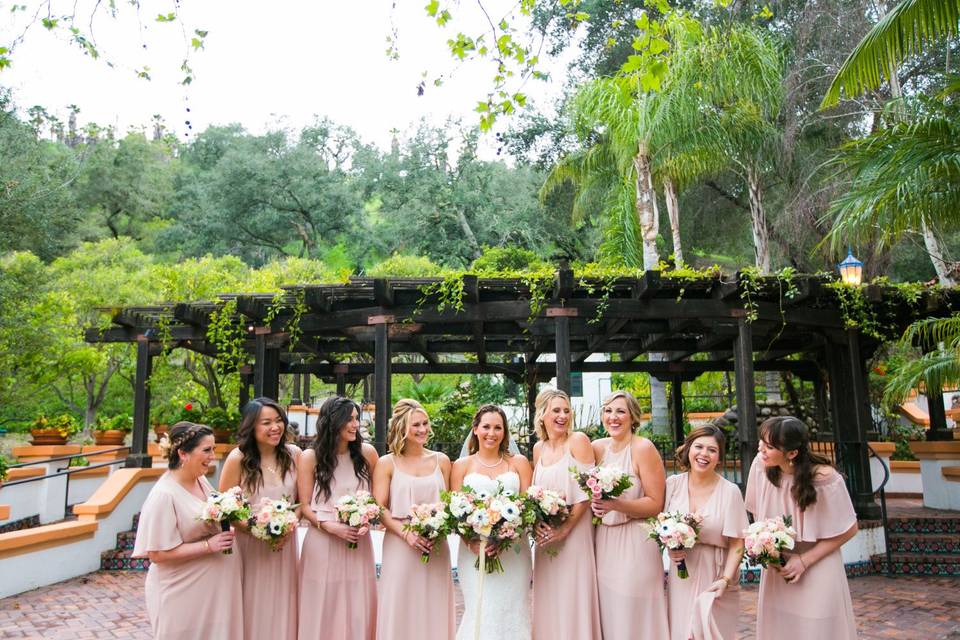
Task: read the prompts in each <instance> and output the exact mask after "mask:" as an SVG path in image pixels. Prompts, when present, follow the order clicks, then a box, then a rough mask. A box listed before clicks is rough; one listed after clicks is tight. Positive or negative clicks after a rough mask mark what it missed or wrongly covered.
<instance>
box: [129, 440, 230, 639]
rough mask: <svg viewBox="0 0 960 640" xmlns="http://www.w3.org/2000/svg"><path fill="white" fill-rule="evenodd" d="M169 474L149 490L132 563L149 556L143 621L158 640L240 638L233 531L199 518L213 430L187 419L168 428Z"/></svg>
mask: <svg viewBox="0 0 960 640" xmlns="http://www.w3.org/2000/svg"><path fill="white" fill-rule="evenodd" d="M162 446H169V450H168V452H167V457H168V458H169V463H168V465H169V467H170V470H169V471H167V472H166V473H164V474H163V475H162V476H161V477H160V479H159V480H157V484H155V485H154V486H153V488H152V489H151V490H150V494H149V495H148V496H147V499H146V501H145V502H144V503H143V509H142V510H141V511H140V524H139V525H138V527H137V539H136V542H135V543H134V547H133V557H134V558H149V559H150V569H149V571H148V572H147V580H146V589H145V590H146V601H147V616H148V617H149V618H150V626H151V628H152V629H153V637H154V638H156V639H157V640H182V639H185V638H195V637H197V634H198V632H200V631H202V634H203V636H204V637H205V638H211V639H214V640H216V639H222V640H233V639H234V638H242V637H243V613H242V609H243V599H242V597H241V595H240V589H238V588H236V587H238V586H239V585H240V571H241V569H240V557H239V555H238V554H230V555H224V554H223V553H221V551H224V550H226V549H230V548H232V547H233V542H234V532H233V530H230V531H227V532H221V531H220V526H219V525H216V524H207V523H204V522H202V521H200V520H199V517H200V513H201V511H202V510H203V506H204V504H205V503H206V500H207V496H209V495H210V493H211V492H212V491H213V487H211V486H210V483H209V482H207V479H206V477H205V476H206V474H207V471H208V470H209V469H210V464H211V463H212V462H213V460H214V456H213V452H214V449H213V431H212V430H211V429H210V427H207V426H205V425H200V424H193V423H192V422H178V423H176V424H175V425H173V427H172V428H171V429H170V435H169V440H166V439H165V440H164V441H163V445H162Z"/></svg>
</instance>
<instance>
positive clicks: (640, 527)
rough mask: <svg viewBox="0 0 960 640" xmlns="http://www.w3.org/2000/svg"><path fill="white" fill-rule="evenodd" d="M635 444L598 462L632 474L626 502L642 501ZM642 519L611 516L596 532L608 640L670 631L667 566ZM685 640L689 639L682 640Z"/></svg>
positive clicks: (659, 638)
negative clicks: (636, 467)
mask: <svg viewBox="0 0 960 640" xmlns="http://www.w3.org/2000/svg"><path fill="white" fill-rule="evenodd" d="M632 444H633V443H632V442H631V443H630V444H629V445H627V446H626V447H624V448H623V449H622V450H621V451H613V442H610V443H609V444H608V446H607V448H606V451H604V454H603V460H602V461H601V462H600V464H602V465H603V466H606V467H615V468H617V469H620V470H621V471H623V472H624V473H629V474H630V479H631V480H633V485H632V486H631V487H630V488H629V489H627V490H626V491H624V492H623V494H622V495H621V497H622V498H625V499H627V500H637V499H639V498H642V497H643V487H642V486H641V485H640V478H639V477H638V476H637V474H636V472H635V471H634V468H633V446H632ZM649 530H650V529H649V526H648V525H647V524H646V522H645V521H644V520H642V519H638V518H631V517H630V516H628V515H626V514H623V513H620V512H619V511H611V512H609V513H607V514H606V515H605V516H603V521H602V523H601V524H600V526H599V527H598V528H597V534H596V542H595V546H596V555H597V591H598V594H599V597H600V623H601V625H602V627H603V638H604V640H644V639H649V640H664V639H666V638H668V637H669V632H668V631H667V601H666V597H665V596H664V593H663V560H662V559H661V555H660V550H659V549H658V548H657V545H656V543H655V542H653V541H652V540H650V539H649V538H648V537H647V535H648V532H649ZM684 640H686V639H684Z"/></svg>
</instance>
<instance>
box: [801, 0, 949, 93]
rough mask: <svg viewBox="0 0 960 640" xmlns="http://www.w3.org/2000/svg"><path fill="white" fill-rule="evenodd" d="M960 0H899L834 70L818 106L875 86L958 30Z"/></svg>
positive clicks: (863, 91)
mask: <svg viewBox="0 0 960 640" xmlns="http://www.w3.org/2000/svg"><path fill="white" fill-rule="evenodd" d="M958 23H960V0H902V1H901V2H900V4H898V5H897V6H896V7H894V8H893V9H892V10H891V11H890V12H889V13H887V15H885V16H884V17H883V18H881V19H880V21H879V22H878V23H877V24H875V25H874V26H873V28H872V29H871V30H870V32H869V33H867V35H865V36H864V37H863V39H862V40H861V41H860V43H859V44H857V46H856V47H855V48H854V50H853V51H852V52H851V53H850V55H849V56H848V57H847V59H846V60H845V61H844V63H843V65H841V66H840V70H839V71H838V72H837V75H836V77H835V78H834V79H833V82H832V83H830V88H829V89H827V94H826V95H825V96H824V97H823V101H822V102H821V103H820V108H821V109H826V108H829V107H832V106H834V105H836V104H837V103H838V102H839V101H840V95H841V93H842V94H844V95H845V96H846V97H847V98H848V99H849V98H855V97H857V96H859V95H862V94H863V93H865V92H867V91H870V90H873V89H876V88H877V87H879V86H880V84H881V83H882V82H883V81H884V80H889V79H890V74H891V73H892V72H893V71H894V70H896V69H897V68H898V67H899V66H900V64H901V63H902V62H903V61H904V60H906V59H907V58H909V57H910V56H912V55H916V54H918V53H920V52H922V51H923V50H924V48H925V47H926V46H928V45H930V44H932V43H934V42H936V41H938V40H941V39H947V38H951V37H954V36H956V35H957V33H958V26H960V25H958Z"/></svg>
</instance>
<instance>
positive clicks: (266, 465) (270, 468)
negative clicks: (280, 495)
mask: <svg viewBox="0 0 960 640" xmlns="http://www.w3.org/2000/svg"><path fill="white" fill-rule="evenodd" d="M263 468H264V469H266V470H267V471H269V472H270V473H272V474H273V475H275V476H278V475H280V474H279V473H278V472H277V468H276V467H271V466H270V465H268V464H266V463H264V464H263Z"/></svg>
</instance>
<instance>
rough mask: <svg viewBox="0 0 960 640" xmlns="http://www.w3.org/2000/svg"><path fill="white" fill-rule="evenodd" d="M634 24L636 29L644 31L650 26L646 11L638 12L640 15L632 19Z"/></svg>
mask: <svg viewBox="0 0 960 640" xmlns="http://www.w3.org/2000/svg"><path fill="white" fill-rule="evenodd" d="M634 24H635V25H637V29H640V31H646V30H647V29H649V28H650V16H648V15H647V13H646V12H643V13H641V14H640V17H639V18H637V19H636V20H635V21H634Z"/></svg>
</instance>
